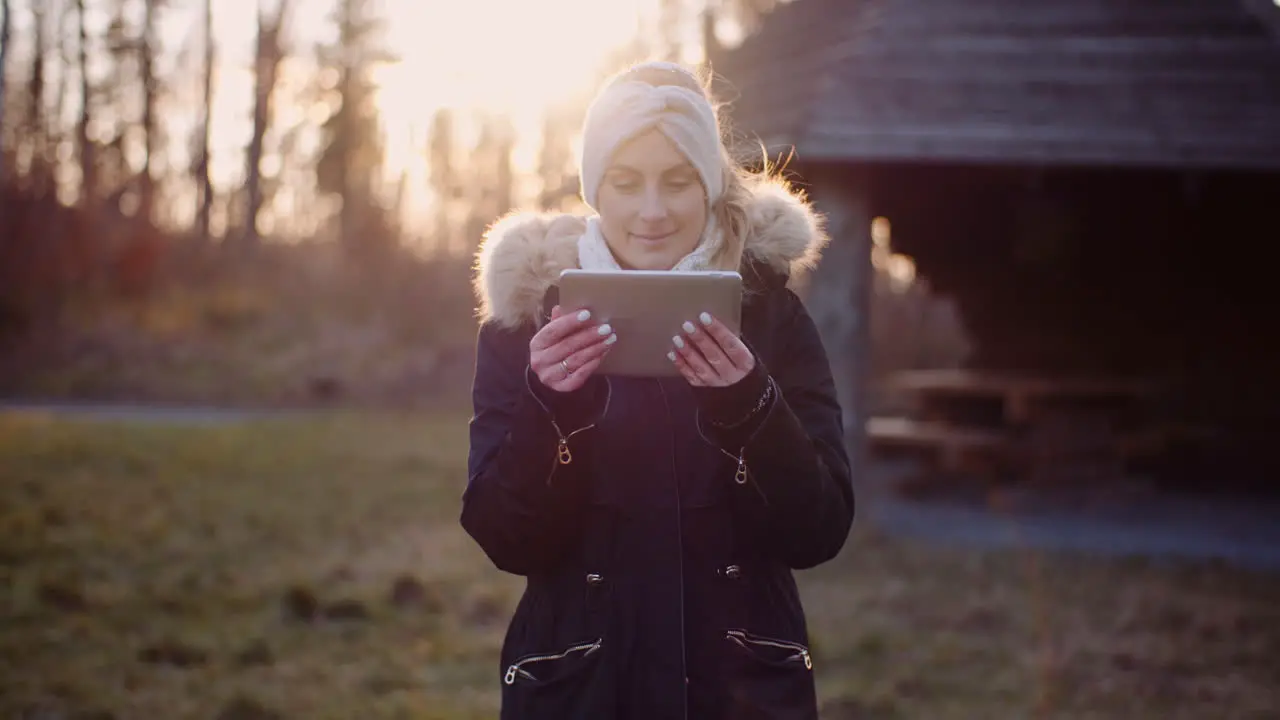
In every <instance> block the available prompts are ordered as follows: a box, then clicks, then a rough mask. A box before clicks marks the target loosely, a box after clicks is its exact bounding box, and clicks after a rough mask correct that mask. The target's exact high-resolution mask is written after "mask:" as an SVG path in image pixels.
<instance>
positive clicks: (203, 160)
mask: <svg viewBox="0 0 1280 720" xmlns="http://www.w3.org/2000/svg"><path fill="white" fill-rule="evenodd" d="M216 59H217V51H216V49H215V48H214V44H213V0H204V92H203V99H204V101H203V102H202V103H201V117H200V140H199V142H200V149H199V150H198V151H197V154H196V166H195V175H196V184H197V187H198V188H199V191H198V194H197V195H198V200H197V202H198V203H199V205H198V207H197V208H196V237H197V238H198V239H199V241H200V243H201V244H208V242H209V218H210V216H211V215H212V214H213V182H212V180H211V179H210V177H209V142H210V127H211V125H212V117H213V64H214V62H215V61H216Z"/></svg>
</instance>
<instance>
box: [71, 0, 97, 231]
mask: <svg viewBox="0 0 1280 720" xmlns="http://www.w3.org/2000/svg"><path fill="white" fill-rule="evenodd" d="M84 5H85V3H84V0H76V11H77V12H78V14H79V18H78V19H79V23H78V25H79V27H78V32H77V34H78V37H79V43H80V44H79V51H80V57H79V64H80V121H79V122H78V123H76V149H77V151H78V152H79V155H80V207H81V209H82V210H83V211H85V212H89V211H90V210H91V209H92V207H93V205H94V203H95V201H96V200H97V197H98V166H97V159H96V158H95V157H94V145H93V143H92V142H90V141H89V122H90V120H91V118H92V114H93V107H92V103H91V101H92V99H93V92H92V88H90V86H89V49H88V45H89V40H88V34H87V32H86V30H85V11H84Z"/></svg>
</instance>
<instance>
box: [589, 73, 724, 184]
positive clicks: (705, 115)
mask: <svg viewBox="0 0 1280 720" xmlns="http://www.w3.org/2000/svg"><path fill="white" fill-rule="evenodd" d="M652 129H657V130H658V131H659V132H661V133H662V134H663V135H665V136H666V137H667V139H669V140H670V141H671V142H672V143H674V144H675V146H676V148H678V149H679V150H680V152H681V154H683V155H684V156H685V158H686V159H687V160H688V161H689V164H690V165H692V166H693V168H694V169H695V170H697V172H698V175H699V176H700V177H701V179H702V186H703V187H704V188H706V191H707V203H708V205H714V204H715V203H716V201H717V200H719V199H720V195H721V194H722V193H723V192H724V174H723V167H722V165H723V159H722V157H721V153H720V131H719V127H718V126H717V124H716V115H715V111H714V110H712V108H711V104H710V103H708V102H707V99H706V98H705V97H703V95H702V94H701V93H699V92H695V91H693V90H690V89H688V88H684V87H679V86H676V85H661V86H657V87H655V86H653V85H650V84H648V83H646V82H641V81H638V80H629V81H623V82H618V83H615V84H613V85H611V86H610V87H608V88H607V89H605V90H604V91H603V92H602V93H601V94H600V95H599V96H598V97H597V98H596V99H595V101H594V102H592V104H591V107H590V108H588V109H587V115H586V120H585V122H584V123H583V129H582V157H581V178H582V179H581V183H582V199H583V200H585V201H586V203H587V205H589V206H591V207H592V208H596V196H597V192H598V191H599V188H600V182H601V180H603V179H604V172H605V169H606V168H607V167H608V164H609V159H610V157H612V156H613V153H614V151H615V150H617V149H618V146H619V145H621V144H622V143H624V142H626V141H627V140H630V139H631V138H634V137H636V136H637V135H640V134H641V133H643V132H645V131H647V130H652Z"/></svg>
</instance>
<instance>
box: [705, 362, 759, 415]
mask: <svg viewBox="0 0 1280 720" xmlns="http://www.w3.org/2000/svg"><path fill="white" fill-rule="evenodd" d="M768 389H769V372H768V371H767V370H765V368H764V364H763V363H761V362H760V360H759V359H758V358H757V359H756V364H755V367H754V368H752V369H751V372H749V373H747V375H746V377H744V378H742V379H741V380H739V381H738V382H736V383H734V384H732V385H729V386H726V387H695V388H693V394H694V397H695V398H696V399H697V402H698V407H699V408H701V409H702V412H703V414H704V416H705V417H706V419H707V420H708V421H709V422H711V423H713V424H715V425H719V426H722V427H732V426H734V425H737V424H740V423H742V422H745V421H746V420H747V419H749V418H750V417H751V416H752V415H754V414H755V412H756V410H757V407H756V406H757V405H758V404H759V403H760V402H761V400H762V399H763V398H764V397H765V392H766V391H767V390H768Z"/></svg>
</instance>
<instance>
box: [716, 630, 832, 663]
mask: <svg viewBox="0 0 1280 720" xmlns="http://www.w3.org/2000/svg"><path fill="white" fill-rule="evenodd" d="M725 637H726V638H727V639H729V640H732V641H734V642H736V643H738V644H739V645H741V646H742V647H743V648H746V649H750V648H747V644H748V643H750V644H751V645H765V646H768V647H776V648H781V649H783V650H791V651H793V652H794V653H795V654H794V655H792V656H791V657H789V658H787V660H786V662H803V663H804V666H805V669H807V670H812V669H813V656H811V655H810V654H809V648H807V647H805V646H803V645H801V644H799V643H793V642H787V641H786V640H774V639H773V638H767V637H761V636H759V635H750V634H748V633H746V632H745V631H742V630H730V631H729V632H728V633H726V634H725Z"/></svg>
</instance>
